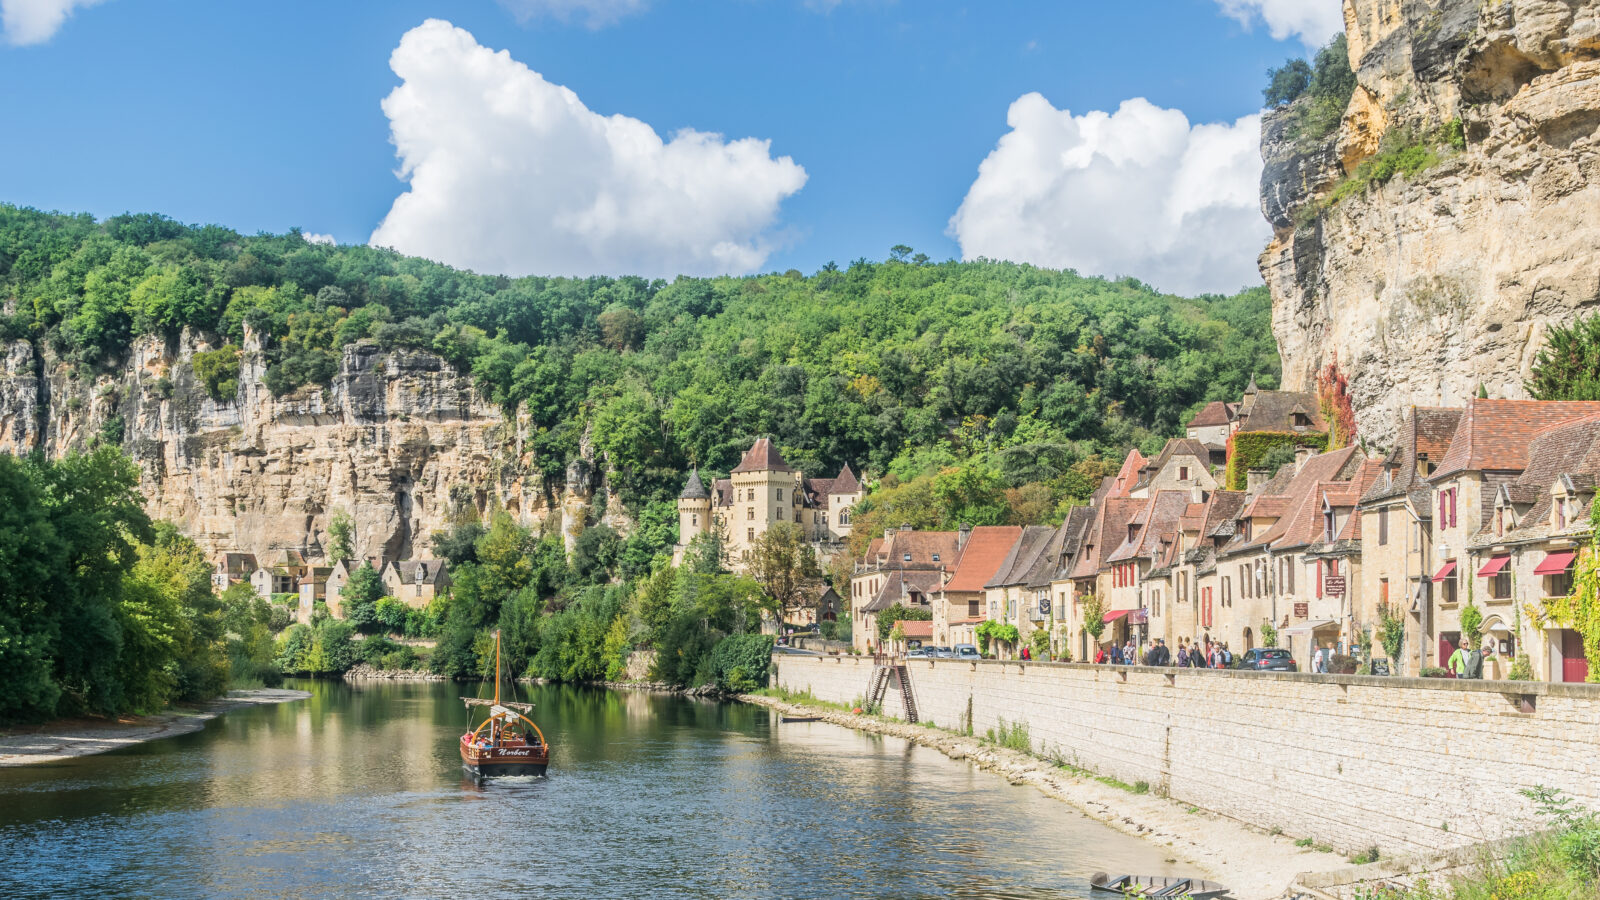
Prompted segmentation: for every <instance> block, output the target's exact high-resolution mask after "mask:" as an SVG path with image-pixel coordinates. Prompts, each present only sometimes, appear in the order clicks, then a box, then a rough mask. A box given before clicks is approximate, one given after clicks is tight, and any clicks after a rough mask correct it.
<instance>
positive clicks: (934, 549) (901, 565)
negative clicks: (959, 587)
mask: <svg viewBox="0 0 1600 900" xmlns="http://www.w3.org/2000/svg"><path fill="white" fill-rule="evenodd" d="M960 543H961V536H960V535H959V534H957V533H956V532H954V531H910V530H907V529H896V530H895V531H894V532H893V533H892V534H886V535H884V536H883V537H881V538H873V540H872V543H871V544H870V545H868V547H867V557H866V558H865V559H863V560H862V562H863V563H865V564H866V565H869V566H871V565H879V566H882V567H883V568H885V569H929V570H938V569H941V568H942V569H954V568H955V567H956V565H957V561H958V558H959V557H960V556H961V551H960V549H959V545H960Z"/></svg>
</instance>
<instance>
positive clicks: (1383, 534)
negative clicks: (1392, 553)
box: [1378, 506, 1389, 546]
mask: <svg viewBox="0 0 1600 900" xmlns="http://www.w3.org/2000/svg"><path fill="white" fill-rule="evenodd" d="M1387 543H1389V508H1388V507H1387V506H1386V507H1384V508H1383V509H1380V510H1378V545H1379V546H1382V545H1384V544H1387Z"/></svg>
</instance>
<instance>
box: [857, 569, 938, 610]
mask: <svg viewBox="0 0 1600 900" xmlns="http://www.w3.org/2000/svg"><path fill="white" fill-rule="evenodd" d="M940 577H941V576H940V574H939V573H938V572H937V571H927V570H923V571H901V570H899V569H895V570H893V571H891V572H889V574H888V575H887V576H885V577H884V579H883V586H882V587H881V588H879V589H878V593H877V594H875V595H873V597H872V599H870V600H868V601H867V602H866V603H864V604H862V606H861V610H862V612H879V611H880V610H885V609H888V608H889V607H891V606H893V605H895V604H896V603H904V602H906V601H908V600H910V599H911V595H912V594H921V595H922V596H923V597H925V598H931V597H932V596H933V595H934V594H937V593H938V592H939V580H940Z"/></svg>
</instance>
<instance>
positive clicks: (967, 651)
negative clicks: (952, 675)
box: [956, 644, 983, 659]
mask: <svg viewBox="0 0 1600 900" xmlns="http://www.w3.org/2000/svg"><path fill="white" fill-rule="evenodd" d="M956 659H983V655H982V654H980V653H979V652H978V648H977V647H974V646H973V645H971V644H957V645H956Z"/></svg>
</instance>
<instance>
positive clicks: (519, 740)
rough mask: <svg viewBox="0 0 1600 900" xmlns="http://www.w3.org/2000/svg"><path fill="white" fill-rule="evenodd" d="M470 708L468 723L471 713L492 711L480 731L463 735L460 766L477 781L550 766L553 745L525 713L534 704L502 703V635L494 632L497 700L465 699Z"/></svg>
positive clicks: (540, 771)
mask: <svg viewBox="0 0 1600 900" xmlns="http://www.w3.org/2000/svg"><path fill="white" fill-rule="evenodd" d="M461 701H462V702H463V703H465V704H466V705H467V724H468V725H471V724H472V711H473V710H474V709H479V708H482V707H488V708H489V717H488V718H487V719H484V720H483V723H482V724H481V725H479V726H478V727H477V728H474V729H472V730H471V731H468V732H467V733H466V734H463V735H462V736H461V766H462V768H464V769H466V770H467V771H468V772H469V773H471V775H472V776H473V777H474V778H490V777H493V776H496V775H543V774H544V773H545V769H546V768H547V767H548V766H549V765H550V745H549V744H547V743H545V740H544V732H542V731H540V730H539V726H537V725H535V724H533V720H532V719H530V718H528V717H527V716H526V715H524V713H531V712H533V704H532V703H517V702H515V701H511V700H507V701H505V702H504V703H502V702H500V632H499V631H496V632H495V633H494V699H493V700H487V699H484V698H482V697H462V698H461Z"/></svg>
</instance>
